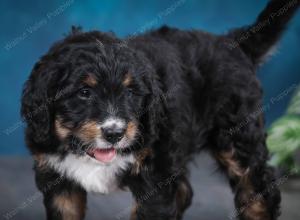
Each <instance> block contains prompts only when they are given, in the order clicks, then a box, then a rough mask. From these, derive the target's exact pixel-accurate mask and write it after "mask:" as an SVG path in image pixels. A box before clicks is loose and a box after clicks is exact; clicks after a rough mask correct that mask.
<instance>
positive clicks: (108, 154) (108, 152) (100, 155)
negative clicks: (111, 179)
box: [93, 148, 116, 163]
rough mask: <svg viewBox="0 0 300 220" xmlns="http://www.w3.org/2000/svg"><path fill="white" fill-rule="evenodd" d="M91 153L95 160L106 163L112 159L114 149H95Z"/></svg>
mask: <svg viewBox="0 0 300 220" xmlns="http://www.w3.org/2000/svg"><path fill="white" fill-rule="evenodd" d="M93 153H94V157H95V158H96V160H99V161H101V162H104V163H107V162H110V161H112V159H113V158H114V157H115V155H116V150H115V149H114V148H109V149H96V150H95V151H94V152H93Z"/></svg>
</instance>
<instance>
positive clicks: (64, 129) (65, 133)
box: [55, 119, 71, 140]
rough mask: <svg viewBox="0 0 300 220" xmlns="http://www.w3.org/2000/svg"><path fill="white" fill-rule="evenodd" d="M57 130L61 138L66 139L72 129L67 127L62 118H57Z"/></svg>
mask: <svg viewBox="0 0 300 220" xmlns="http://www.w3.org/2000/svg"><path fill="white" fill-rule="evenodd" d="M55 131H56V135H57V136H58V137H59V138H60V139H61V140H63V139H65V138H66V137H67V136H68V135H69V134H70V133H71V130H70V129H69V128H67V127H65V126H64V125H63V124H62V122H61V120H60V119H56V120H55Z"/></svg>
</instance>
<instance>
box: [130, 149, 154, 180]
mask: <svg viewBox="0 0 300 220" xmlns="http://www.w3.org/2000/svg"><path fill="white" fill-rule="evenodd" d="M152 154H153V152H152V149H151V148H148V147H146V148H143V149H142V150H140V151H139V152H138V153H137V154H136V156H135V157H136V161H135V163H134V164H133V166H132V170H131V173H132V174H133V175H138V174H139V173H140V171H141V168H142V166H143V163H144V160H145V159H146V158H147V157H150V156H152Z"/></svg>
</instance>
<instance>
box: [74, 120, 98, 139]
mask: <svg viewBox="0 0 300 220" xmlns="http://www.w3.org/2000/svg"><path fill="white" fill-rule="evenodd" d="M77 135H78V137H80V138H81V139H82V140H84V141H92V140H94V139H95V138H97V137H98V136H101V129H99V127H98V124H97V122H95V121H88V122H85V123H83V125H82V126H81V127H80V128H79V129H78V131H77Z"/></svg>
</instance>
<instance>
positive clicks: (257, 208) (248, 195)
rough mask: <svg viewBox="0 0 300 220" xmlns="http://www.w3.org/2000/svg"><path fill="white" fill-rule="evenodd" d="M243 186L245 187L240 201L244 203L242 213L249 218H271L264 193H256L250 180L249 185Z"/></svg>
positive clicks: (252, 219) (261, 219)
mask: <svg viewBox="0 0 300 220" xmlns="http://www.w3.org/2000/svg"><path fill="white" fill-rule="evenodd" d="M242 187H244V189H243V191H242V192H241V195H240V196H241V199H240V200H241V201H240V203H241V204H242V207H241V208H240V215H242V216H245V217H246V219H249V220H250V219H251V220H269V219H270V216H269V214H268V212H267V209H266V204H265V201H264V198H263V197H262V195H260V194H256V193H255V192H254V190H253V187H252V186H251V185H250V183H249V182H248V185H246V186H242Z"/></svg>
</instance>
